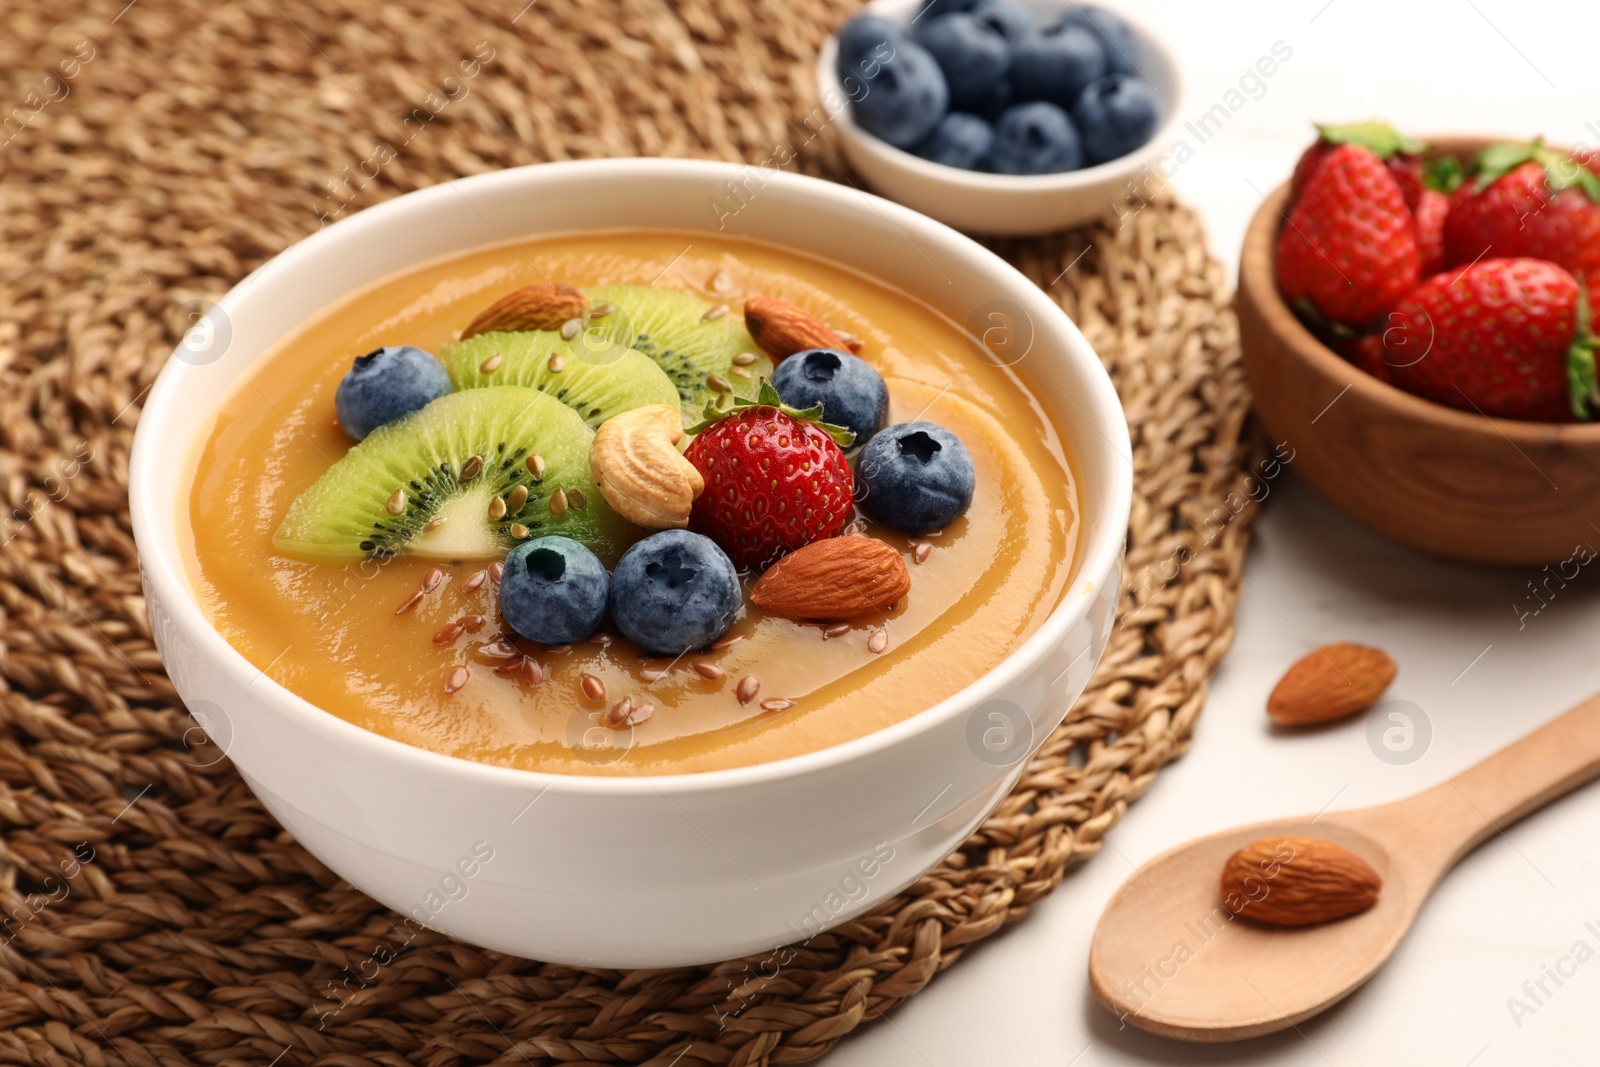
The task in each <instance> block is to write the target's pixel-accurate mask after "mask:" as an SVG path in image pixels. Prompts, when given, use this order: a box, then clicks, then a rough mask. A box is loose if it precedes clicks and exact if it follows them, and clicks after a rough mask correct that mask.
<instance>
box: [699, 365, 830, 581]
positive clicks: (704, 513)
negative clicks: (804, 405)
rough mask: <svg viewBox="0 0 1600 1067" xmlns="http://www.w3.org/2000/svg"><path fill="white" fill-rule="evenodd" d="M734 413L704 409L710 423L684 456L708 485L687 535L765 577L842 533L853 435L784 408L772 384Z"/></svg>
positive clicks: (814, 412) (815, 410)
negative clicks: (781, 562) (847, 449)
mask: <svg viewBox="0 0 1600 1067" xmlns="http://www.w3.org/2000/svg"><path fill="white" fill-rule="evenodd" d="M733 405H734V406H733V407H732V409H731V410H729V411H718V410H717V409H716V408H714V407H711V406H709V405H708V406H707V408H706V419H707V421H705V422H703V423H701V424H700V425H698V426H696V427H694V428H693V430H692V432H694V433H696V434H697V435H698V436H696V437H695V439H694V442H693V443H692V444H690V445H689V448H688V451H686V452H685V453H684V456H685V458H687V459H688V460H689V462H690V463H693V464H694V466H695V469H696V470H698V471H699V472H700V475H701V477H702V478H704V480H705V491H704V492H703V493H701V494H700V496H699V497H698V498H697V499H696V500H695V502H694V508H693V510H692V511H691V513H690V516H689V528H690V529H692V530H696V531H698V532H700V533H703V534H705V535H706V536H707V537H710V538H711V539H712V540H714V541H716V542H717V544H719V545H721V546H722V548H723V550H724V551H726V552H727V553H728V555H729V556H730V557H731V558H732V559H733V562H734V563H735V564H736V565H737V566H738V567H740V568H741V569H743V568H753V569H755V570H762V569H765V568H766V567H767V566H769V565H770V564H772V563H773V562H775V561H776V560H777V559H778V558H779V557H780V556H782V555H783V554H784V553H786V552H792V551H794V550H795V549H797V548H800V547H802V546H804V545H808V544H810V543H811V542H812V541H816V540H819V539H821V538H824V537H833V536H834V535H835V534H837V533H838V532H839V531H840V530H841V529H843V528H844V524H845V521H846V520H847V519H848V518H849V517H850V510H851V507H852V498H851V491H852V486H853V480H852V478H851V474H850V463H849V461H848V460H846V459H845V456H844V452H843V451H842V450H841V448H840V446H841V445H845V446H848V445H849V444H850V443H851V441H852V439H853V437H852V434H851V433H850V431H849V430H845V429H842V428H840V427H837V426H829V425H828V424H826V423H819V422H817V421H815V420H817V419H818V418H819V417H820V416H821V415H822V408H821V406H820V405H818V406H816V407H812V408H809V409H807V410H804V411H801V410H796V409H794V408H791V407H786V406H784V404H783V401H782V399H781V398H780V397H779V396H778V392H777V390H776V389H774V388H773V386H772V384H771V383H770V382H767V381H763V382H762V383H761V392H760V395H759V396H758V397H757V399H756V400H755V401H749V400H744V399H743V398H735V399H734V401H733Z"/></svg>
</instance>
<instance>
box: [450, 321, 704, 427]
mask: <svg viewBox="0 0 1600 1067" xmlns="http://www.w3.org/2000/svg"><path fill="white" fill-rule="evenodd" d="M496 357H498V358H496ZM439 359H440V361H441V362H442V363H444V366H445V369H446V370H448V371H449V372H450V381H451V382H452V383H454V385H455V387H456V389H457V390H462V389H479V388H483V387H484V386H491V385H524V386H527V387H529V388H531V389H537V390H539V391H540V392H541V393H544V394H546V395H547V396H552V397H554V398H555V399H557V400H559V401H561V402H562V403H563V404H565V405H567V406H568V407H570V408H572V409H573V410H574V411H576V412H577V413H578V414H579V415H580V416H582V418H583V421H584V422H586V423H588V424H589V427H590V428H591V429H598V428H599V427H600V424H601V423H602V422H605V421H606V420H607V419H609V418H610V417H611V416H613V415H616V414H619V413H621V412H624V411H631V410H633V409H634V408H637V407H643V406H644V405H646V404H672V405H676V404H678V403H679V397H678V390H677V388H676V387H675V386H674V385H673V384H672V380H671V379H670V378H668V377H667V375H666V372H665V371H663V370H662V369H661V368H660V367H658V366H656V363H655V361H654V360H652V359H651V358H650V357H649V356H647V355H645V354H644V353H643V352H639V351H636V350H635V349H632V348H628V347H626V346H624V345H622V344H605V345H596V344H590V343H586V341H585V339H584V338H582V337H579V338H576V339H574V340H572V341H568V340H565V339H563V338H562V336H561V335H560V334H559V333H555V332H551V331H545V330H526V331H521V332H517V333H498V332H497V333H480V334H478V335H477V336H475V337H472V338H470V339H468V340H465V341H455V342H452V343H450V344H447V345H443V346H441V347H440V349H439Z"/></svg>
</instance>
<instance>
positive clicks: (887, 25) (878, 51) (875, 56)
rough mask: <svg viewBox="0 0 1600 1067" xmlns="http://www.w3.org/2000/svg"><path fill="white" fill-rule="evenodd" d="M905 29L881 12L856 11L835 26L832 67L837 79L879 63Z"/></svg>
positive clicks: (900, 41)
mask: <svg viewBox="0 0 1600 1067" xmlns="http://www.w3.org/2000/svg"><path fill="white" fill-rule="evenodd" d="M905 39H906V34H905V30H904V29H902V28H901V26H900V24H899V23H898V22H894V21H892V20H890V19H886V18H884V17H883V16H882V15H858V16H857V17H856V18H853V19H851V20H850V21H849V22H847V23H845V24H844V27H843V28H842V29H840V30H839V58H838V61H837V63H836V64H835V70H837V72H838V74H839V80H840V81H841V82H845V81H846V79H848V78H851V77H855V78H861V77H864V76H865V75H866V72H867V71H868V70H869V69H871V65H872V63H874V62H877V63H881V62H883V61H884V60H885V59H887V58H889V56H890V55H892V54H893V52H894V48H895V46H896V45H899V44H903V43H904V42H905ZM846 88H849V85H848V84H847V85H846Z"/></svg>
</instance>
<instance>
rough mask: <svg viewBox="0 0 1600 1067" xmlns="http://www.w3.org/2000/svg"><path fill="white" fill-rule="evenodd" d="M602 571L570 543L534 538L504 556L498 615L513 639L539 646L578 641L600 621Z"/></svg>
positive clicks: (590, 556)
mask: <svg viewBox="0 0 1600 1067" xmlns="http://www.w3.org/2000/svg"><path fill="white" fill-rule="evenodd" d="M609 585H610V583H609V581H608V580H607V578H606V568H605V565H604V564H602V563H601V562H600V560H599V558H598V557H597V556H596V555H595V554H594V553H593V552H591V551H589V549H588V548H586V547H585V546H583V545H581V544H579V543H578V542H577V541H574V540H572V539H571V538H570V537H557V536H550V537H536V538H534V539H533V540H531V541H524V542H522V544H520V545H518V546H517V547H516V548H513V549H512V550H511V554H510V555H508V556H506V565H505V570H504V571H503V572H502V573H501V575H500V614H501V615H503V616H505V620H506V622H507V623H508V624H510V626H511V628H512V629H513V630H515V631H516V632H517V633H519V634H521V635H522V636H523V637H526V638H527V639H528V640H530V641H537V642H539V643H540V644H542V645H566V644H571V643H572V642H573V641H582V640H583V639H584V638H586V637H588V636H589V635H591V634H593V633H594V632H595V631H596V630H598V629H599V628H600V620H601V619H603V618H604V617H605V613H606V600H607V592H608V590H609Z"/></svg>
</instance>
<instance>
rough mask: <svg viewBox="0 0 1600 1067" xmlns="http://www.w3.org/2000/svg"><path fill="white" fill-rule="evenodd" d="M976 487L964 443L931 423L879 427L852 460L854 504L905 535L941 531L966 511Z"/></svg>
mask: <svg viewBox="0 0 1600 1067" xmlns="http://www.w3.org/2000/svg"><path fill="white" fill-rule="evenodd" d="M976 488H977V474H976V473H975V471H974V470H973V466H972V456H971V455H970V454H969V453H968V452H967V446H966V445H964V444H962V443H961V440H960V438H958V437H956V435H955V434H953V433H951V432H950V431H949V430H947V429H945V428H944V427H943V426H939V425H936V424H935V423H931V422H902V423H900V424H898V425H896V426H890V427H889V428H888V429H885V430H881V431H879V432H878V434H877V435H876V436H874V437H873V439H872V440H870V441H868V442H867V444H866V447H865V448H863V449H862V450H861V455H860V456H859V457H858V458H857V460H856V502H857V503H858V504H860V505H861V508H862V510H864V511H865V512H866V513H867V514H868V515H869V516H871V517H872V518H874V519H876V520H878V521H879V522H881V523H883V524H884V525H885V526H889V527H892V528H894V529H896V530H901V531H903V532H905V533H912V534H916V533H931V532H932V531H934V530H942V529H944V528H945V527H946V526H948V525H950V524H951V523H952V522H954V521H955V520H956V519H958V518H960V517H961V516H962V515H964V514H966V511H967V508H968V507H970V506H971V505H972V493H973V491H974V489H976Z"/></svg>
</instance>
